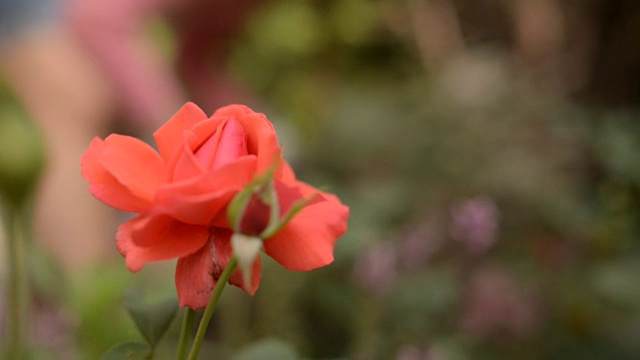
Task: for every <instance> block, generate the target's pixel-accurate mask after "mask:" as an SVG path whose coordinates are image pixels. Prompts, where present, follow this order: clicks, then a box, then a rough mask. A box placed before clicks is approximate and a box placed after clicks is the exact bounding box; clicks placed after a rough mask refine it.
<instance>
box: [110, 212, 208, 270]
mask: <svg viewBox="0 0 640 360" xmlns="http://www.w3.org/2000/svg"><path fill="white" fill-rule="evenodd" d="M144 217H147V216H145V215H143V216H141V217H138V218H135V219H133V220H130V221H127V222H126V223H124V224H122V225H120V227H119V228H118V233H117V235H116V245H117V247H118V250H119V251H120V253H121V254H122V255H123V256H124V257H125V258H126V263H127V268H128V269H129V270H130V271H132V272H137V271H140V270H141V269H142V268H143V267H144V265H145V264H146V263H148V262H152V261H161V260H169V259H175V258H180V257H184V256H187V255H190V254H193V253H194V252H196V251H198V250H199V249H200V248H201V247H202V246H204V244H205V243H206V241H207V238H208V237H209V229H208V228H207V227H206V226H198V225H189V224H185V223H182V222H179V221H175V220H174V219H172V218H170V217H168V216H155V217H153V218H152V219H144ZM139 244H144V246H141V245H139Z"/></svg>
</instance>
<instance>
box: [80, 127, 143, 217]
mask: <svg viewBox="0 0 640 360" xmlns="http://www.w3.org/2000/svg"><path fill="white" fill-rule="evenodd" d="M110 144H111V145H113V143H112V142H110ZM106 148H107V144H105V141H103V140H101V139H99V138H97V137H96V138H94V139H93V140H92V141H91V144H90V145H89V148H88V149H87V151H86V152H85V153H84V155H83V156H82V159H81V160H80V164H81V166H82V176H83V177H84V178H85V179H87V181H89V183H90V186H89V191H90V192H91V194H93V196H95V197H96V198H98V199H99V200H100V201H102V202H104V203H105V204H107V205H109V206H111V207H113V208H116V209H118V210H122V211H128V212H145V211H147V210H148V209H150V207H151V201H150V199H149V196H148V194H145V192H146V191H143V192H142V194H140V193H136V192H134V191H132V189H131V188H130V187H128V186H126V185H125V184H123V183H122V182H120V181H119V180H118V179H117V178H116V177H115V176H114V175H113V174H112V173H111V171H109V170H108V169H107V168H105V166H104V165H103V157H104V154H105V149H106ZM134 188H136V187H135V186H134Z"/></svg>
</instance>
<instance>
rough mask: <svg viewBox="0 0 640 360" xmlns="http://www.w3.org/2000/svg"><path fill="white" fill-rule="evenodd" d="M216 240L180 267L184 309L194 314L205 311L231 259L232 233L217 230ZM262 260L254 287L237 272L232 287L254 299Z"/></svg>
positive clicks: (257, 264)
mask: <svg viewBox="0 0 640 360" xmlns="http://www.w3.org/2000/svg"><path fill="white" fill-rule="evenodd" d="M212 235H213V236H212V238H211V239H210V240H209V242H208V243H207V245H206V246H204V247H203V248H202V249H200V250H199V251H198V252H196V253H194V254H192V255H189V256H186V257H183V258H180V259H179V260H178V264H177V266H176V276H175V280H176V289H177V292H178V300H179V301H180V306H188V307H190V308H192V309H194V310H197V309H202V308H204V307H205V306H206V305H207V303H208V301H209V298H210V296H211V293H212V292H213V288H214V287H215V286H216V284H217V279H218V278H219V277H220V275H221V274H222V272H223V271H224V268H225V267H226V266H227V264H228V263H229V259H230V258H231V253H232V250H231V245H230V242H229V239H230V238H231V232H230V231H228V230H226V229H215V230H214V232H213V233H212ZM260 278H261V273H260V258H258V259H256V262H255V263H254V265H253V274H252V277H251V279H252V281H251V287H249V288H246V287H244V285H243V283H242V274H241V273H240V270H236V271H235V272H234V273H233V274H232V275H231V279H230V280H229V283H230V284H232V285H235V286H238V287H240V288H242V289H243V290H244V291H246V292H247V293H249V294H250V295H253V294H254V293H255V292H256V290H257V289H258V285H259V284H260Z"/></svg>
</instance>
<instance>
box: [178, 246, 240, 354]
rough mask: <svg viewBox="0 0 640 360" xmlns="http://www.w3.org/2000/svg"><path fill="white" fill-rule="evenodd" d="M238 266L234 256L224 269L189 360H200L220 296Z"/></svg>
mask: <svg viewBox="0 0 640 360" xmlns="http://www.w3.org/2000/svg"><path fill="white" fill-rule="evenodd" d="M236 265H238V262H237V260H236V257H235V256H232V257H231V259H229V263H228V264H227V266H226V267H225V268H224V271H223V272H222V274H221V275H220V278H219V279H218V283H217V284H216V286H215V287H214V288H213V293H212V294H211V298H210V299H209V303H208V304H207V307H206V308H205V309H204V314H202V320H200V325H199V326H198V332H196V337H195V339H194V340H193V345H192V346H191V352H190V353H189V360H196V359H198V353H200V348H201V347H202V342H203V341H204V334H205V333H206V332H207V328H208V327H209V322H210V321H211V316H213V312H214V311H215V309H216V305H218V300H220V295H222V290H224V287H225V286H226V285H227V282H229V278H230V277H231V274H233V270H235V268H236Z"/></svg>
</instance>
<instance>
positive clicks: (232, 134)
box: [208, 118, 248, 169]
mask: <svg viewBox="0 0 640 360" xmlns="http://www.w3.org/2000/svg"><path fill="white" fill-rule="evenodd" d="M247 154H248V152H247V134H246V133H245V131H244V129H243V128H242V125H241V124H240V123H239V122H238V121H237V120H235V119H234V118H230V119H229V120H227V121H226V122H225V126H224V129H222V134H221V137H220V142H219V143H218V146H217V148H216V152H215V154H210V155H208V156H209V158H211V163H210V165H209V169H216V168H219V167H220V166H223V165H225V164H228V163H230V162H232V161H234V160H236V159H237V158H238V157H240V156H244V155H247ZM212 155H214V156H212Z"/></svg>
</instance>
